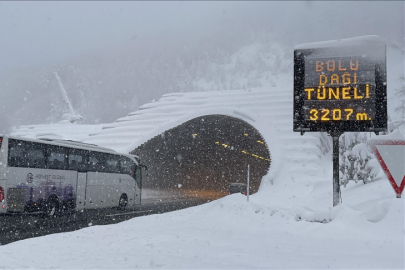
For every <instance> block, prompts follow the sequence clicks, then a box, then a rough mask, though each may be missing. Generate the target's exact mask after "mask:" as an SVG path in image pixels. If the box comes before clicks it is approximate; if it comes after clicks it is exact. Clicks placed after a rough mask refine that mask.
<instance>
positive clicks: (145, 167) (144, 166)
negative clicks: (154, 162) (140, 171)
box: [140, 164, 149, 176]
mask: <svg viewBox="0 0 405 270" xmlns="http://www.w3.org/2000/svg"><path fill="white" fill-rule="evenodd" d="M140 166H141V168H144V169H145V172H146V176H148V175H149V172H148V167H147V166H146V165H143V164H140Z"/></svg>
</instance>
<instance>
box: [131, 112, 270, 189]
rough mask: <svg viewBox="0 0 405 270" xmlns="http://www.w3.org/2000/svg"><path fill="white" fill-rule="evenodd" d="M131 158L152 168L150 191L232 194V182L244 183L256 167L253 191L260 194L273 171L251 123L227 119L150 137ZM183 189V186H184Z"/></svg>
mask: <svg viewBox="0 0 405 270" xmlns="http://www.w3.org/2000/svg"><path fill="white" fill-rule="evenodd" d="M131 154H134V155H138V156H142V159H143V161H144V162H145V163H146V164H148V165H149V177H148V181H145V182H144V187H145V188H150V189H155V190H166V191H170V190H172V191H173V192H174V193H178V192H179V191H182V192H184V193H190V192H193V191H198V192H197V194H202V193H201V190H205V191H212V192H217V193H218V194H223V196H226V195H227V194H228V192H229V185H230V184H231V183H237V182H239V183H242V182H244V181H246V178H247V167H248V165H250V187H249V193H250V194H253V193H255V192H257V190H258V189H259V186H260V182H261V179H262V177H263V176H264V175H265V174H266V173H267V172H268V169H269V167H270V161H271V158H270V152H269V150H268V147H267V144H266V142H265V140H264V138H263V137H262V135H261V134H260V133H259V132H258V131H257V129H255V128H254V127H253V126H252V125H250V124H249V123H247V122H246V121H244V120H242V119H239V118H235V117H230V116H226V115H205V116H200V117H197V118H194V119H192V120H189V121H187V122H185V123H183V124H181V125H179V126H177V127H175V128H172V129H170V130H167V131H165V132H163V133H162V134H160V135H158V136H156V137H154V138H152V139H150V140H149V141H147V142H146V143H144V144H142V145H140V146H139V147H137V148H136V149H134V150H133V151H132V152H131ZM179 187H181V188H179Z"/></svg>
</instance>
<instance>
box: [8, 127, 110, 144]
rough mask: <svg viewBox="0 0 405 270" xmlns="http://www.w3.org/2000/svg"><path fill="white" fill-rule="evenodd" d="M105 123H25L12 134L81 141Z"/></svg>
mask: <svg viewBox="0 0 405 270" xmlns="http://www.w3.org/2000/svg"><path fill="white" fill-rule="evenodd" d="M102 128H103V125H102V124H100V125H79V124H70V123H60V124H50V125H46V124H44V125H23V126H19V127H18V128H16V129H15V130H14V131H13V132H12V133H11V135H15V136H22V137H27V138H32V139H40V138H48V139H62V140H72V141H80V140H82V139H83V138H85V137H87V136H89V134H90V133H95V132H99V131H101V129H102Z"/></svg>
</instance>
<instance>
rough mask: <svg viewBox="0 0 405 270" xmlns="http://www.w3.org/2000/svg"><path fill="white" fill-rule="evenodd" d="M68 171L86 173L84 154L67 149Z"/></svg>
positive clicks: (83, 151)
mask: <svg viewBox="0 0 405 270" xmlns="http://www.w3.org/2000/svg"><path fill="white" fill-rule="evenodd" d="M68 161H69V162H68V169H69V170H73V171H78V172H86V171H87V163H86V152H85V150H81V149H72V148H70V149H69V157H68Z"/></svg>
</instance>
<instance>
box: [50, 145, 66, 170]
mask: <svg viewBox="0 0 405 270" xmlns="http://www.w3.org/2000/svg"><path fill="white" fill-rule="evenodd" d="M48 149H49V150H48V151H49V152H48V153H49V156H48V162H47V164H48V168H49V169H54V170H64V169H65V164H66V150H65V148H64V147H60V146H56V145H49V147H48Z"/></svg>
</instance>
